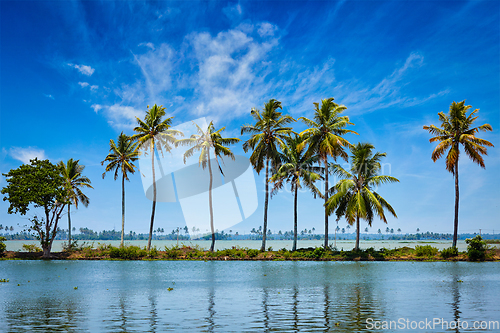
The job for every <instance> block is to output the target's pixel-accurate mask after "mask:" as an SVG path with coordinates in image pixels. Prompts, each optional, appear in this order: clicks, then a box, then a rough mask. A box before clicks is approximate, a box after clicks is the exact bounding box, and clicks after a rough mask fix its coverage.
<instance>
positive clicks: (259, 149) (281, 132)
mask: <svg viewBox="0 0 500 333" xmlns="http://www.w3.org/2000/svg"><path fill="white" fill-rule="evenodd" d="M278 109H282V107H281V102H280V101H277V100H275V99H270V100H269V101H268V102H267V103H265V104H264V109H263V110H262V111H260V110H258V109H255V108H254V109H252V111H251V115H252V117H253V118H254V120H255V124H254V125H244V126H242V127H241V134H242V135H243V134H246V133H248V134H251V135H252V136H251V137H250V139H248V140H247V141H245V142H244V143H243V150H244V151H245V152H247V151H248V150H250V149H252V150H253V152H252V155H251V156H250V162H251V163H252V165H253V167H254V169H255V171H257V173H260V171H262V169H263V168H264V164H265V167H266V179H265V181H266V183H265V184H266V185H265V192H266V193H265V200H264V230H267V208H268V205H269V163H271V167H272V168H273V169H275V170H277V169H278V168H279V166H280V164H281V162H280V159H279V153H278V148H279V147H280V146H282V145H283V144H284V140H285V138H286V137H287V136H289V135H290V134H291V133H293V131H292V128H291V127H287V126H286V125H287V124H290V123H291V122H294V121H295V119H293V118H292V117H290V116H284V115H283V114H282V113H281V112H278V111H277V110H278ZM265 249H266V233H263V235H262V246H261V248H260V250H261V251H265Z"/></svg>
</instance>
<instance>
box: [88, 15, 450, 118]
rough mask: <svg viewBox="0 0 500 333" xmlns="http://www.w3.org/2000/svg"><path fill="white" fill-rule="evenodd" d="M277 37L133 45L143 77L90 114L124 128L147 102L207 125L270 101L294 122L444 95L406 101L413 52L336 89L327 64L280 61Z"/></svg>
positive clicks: (255, 34) (242, 35) (263, 34)
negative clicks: (324, 111) (331, 106)
mask: <svg viewBox="0 0 500 333" xmlns="http://www.w3.org/2000/svg"><path fill="white" fill-rule="evenodd" d="M233 7H234V6H233ZM233 7H232V8H233ZM233 10H237V8H233ZM281 34H282V33H281V32H280V30H279V28H278V27H277V26H274V25H272V24H270V23H267V22H260V23H257V24H251V23H248V22H246V23H244V24H240V25H239V26H237V27H235V28H232V29H228V30H225V31H221V32H219V33H217V34H215V35H213V34H211V33H209V32H193V33H191V34H189V35H187V36H186V37H185V39H184V42H183V47H182V48H177V49H176V48H174V47H172V46H170V45H168V44H161V45H158V46H153V45H147V44H148V43H146V44H143V45H142V44H140V45H142V46H147V47H148V49H147V51H146V52H144V53H141V54H135V53H132V57H133V61H132V64H135V65H136V66H137V69H138V70H139V71H140V74H142V75H141V76H139V77H138V78H137V79H136V80H135V82H131V83H128V84H122V85H121V86H117V87H114V88H113V89H112V93H113V94H114V95H115V96H116V97H118V98H119V99H120V100H121V101H120V102H116V101H113V103H112V105H111V106H109V105H108V106H106V105H105V103H99V104H93V105H92V108H93V109H94V111H95V112H97V111H100V110H104V112H102V114H103V115H104V116H105V117H107V118H108V121H109V123H110V124H111V125H112V126H114V127H116V128H131V127H133V125H134V124H135V115H138V114H143V112H144V111H139V110H145V106H146V104H148V103H152V102H153V103H157V104H162V105H164V106H168V107H169V108H170V107H171V106H174V107H173V108H172V109H171V110H169V113H170V114H172V112H173V113H174V114H175V113H176V112H179V113H182V114H190V115H191V116H193V117H199V116H206V115H209V114H210V115H213V116H214V120H217V119H221V118H224V119H226V120H231V119H234V118H237V117H241V116H244V115H247V114H248V113H249V111H250V109H251V108H252V107H261V106H262V104H263V103H264V102H265V101H267V100H268V99H269V98H277V99H278V100H281V101H282V102H283V106H284V107H286V108H287V112H290V113H292V114H293V115H295V116H298V115H302V114H304V112H310V111H311V110H312V108H313V102H319V101H320V99H322V98H327V97H335V100H336V101H338V102H339V103H342V104H345V105H347V106H348V107H349V114H358V115H359V114H364V113H368V112H374V111H376V110H379V109H383V108H387V107H390V106H396V105H397V106H402V107H408V106H414V105H418V104H421V103H424V102H426V101H428V100H431V99H434V98H437V97H440V96H442V95H445V94H447V93H448V91H447V90H443V91H438V92H432V93H429V94H428V95H427V96H410V95H406V94H405V93H404V92H403V91H402V88H403V87H405V86H407V85H408V84H411V79H412V76H411V73H413V71H415V70H418V68H420V67H422V66H423V65H424V56H423V55H422V54H420V53H418V52H413V53H410V54H409V55H408V57H407V58H406V59H404V60H402V61H401V64H400V65H398V64H397V63H395V64H394V67H393V69H391V70H390V71H388V73H387V75H385V76H382V77H380V78H378V80H377V78H375V77H374V78H369V79H368V80H367V79H366V78H364V80H360V79H359V78H356V77H353V78H352V79H351V80H349V81H343V82H339V81H337V80H336V77H335V66H336V61H335V59H334V58H327V59H325V60H324V61H323V62H321V63H318V64H316V65H314V66H312V67H311V66H306V65H304V64H301V63H298V62H297V61H296V60H294V59H293V58H288V57H283V56H282V55H281V54H282V45H280V38H279V36H280V35H281ZM143 50H144V49H143ZM186 69H187V70H186ZM373 82H375V83H373ZM90 87H91V89H92V90H96V89H97V86H90ZM94 87H95V88H94ZM186 92H187V95H186ZM180 96H183V97H182V98H183V99H182V100H179V97H180Z"/></svg>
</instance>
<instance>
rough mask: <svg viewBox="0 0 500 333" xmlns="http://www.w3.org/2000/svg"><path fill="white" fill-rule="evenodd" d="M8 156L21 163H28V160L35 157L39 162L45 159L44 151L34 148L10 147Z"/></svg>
mask: <svg viewBox="0 0 500 333" xmlns="http://www.w3.org/2000/svg"><path fill="white" fill-rule="evenodd" d="M9 155H10V156H11V157H12V158H14V159H16V160H18V161H21V162H23V163H25V164H26V163H29V162H30V160H32V159H34V158H35V157H37V158H38V159H39V160H44V159H46V158H47V156H46V155H45V151H44V150H43V149H40V148H36V147H24V148H23V147H11V148H10V149H9Z"/></svg>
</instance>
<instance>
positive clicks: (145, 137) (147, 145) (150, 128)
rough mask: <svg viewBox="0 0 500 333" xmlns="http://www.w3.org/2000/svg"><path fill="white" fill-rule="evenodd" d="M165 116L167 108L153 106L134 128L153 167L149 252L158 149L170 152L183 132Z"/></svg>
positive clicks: (135, 136)
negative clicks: (176, 137) (176, 128)
mask: <svg viewBox="0 0 500 333" xmlns="http://www.w3.org/2000/svg"><path fill="white" fill-rule="evenodd" d="M164 116H165V108H164V107H163V106H162V105H160V106H158V105H156V104H155V105H153V107H152V108H149V105H148V110H147V111H146V116H145V118H144V120H141V119H139V118H137V117H135V119H136V120H137V124H138V125H139V126H137V127H135V128H134V131H135V132H137V134H134V135H133V136H132V139H133V140H137V141H138V143H139V148H140V149H143V150H144V151H145V154H147V153H149V154H151V167H152V172H153V207H152V209H151V223H150V226H149V237H148V247H147V251H149V250H150V249H151V238H152V236H153V224H154V220H155V209H156V178H155V152H156V149H158V151H159V152H160V153H161V154H163V150H165V151H166V152H169V151H170V150H171V149H172V147H171V146H170V144H173V143H174V142H175V141H176V139H175V136H177V135H180V136H182V132H180V131H176V130H172V129H170V127H171V126H172V119H173V118H174V117H170V118H167V119H165V120H162V118H163V117H164Z"/></svg>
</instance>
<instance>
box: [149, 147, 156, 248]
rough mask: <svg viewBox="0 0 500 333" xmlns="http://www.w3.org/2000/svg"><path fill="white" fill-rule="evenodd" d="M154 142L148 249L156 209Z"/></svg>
mask: <svg viewBox="0 0 500 333" xmlns="http://www.w3.org/2000/svg"><path fill="white" fill-rule="evenodd" d="M154 149H155V148H154V143H153V148H152V149H151V163H152V166H153V209H152V211H151V224H150V226H149V237H148V247H147V251H149V250H151V238H152V237H153V223H154V221H155V209H156V179H155V155H154Z"/></svg>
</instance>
